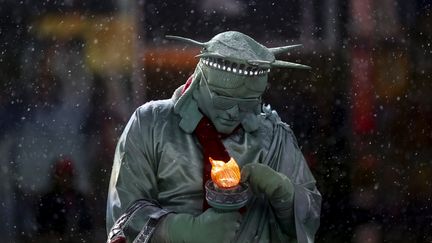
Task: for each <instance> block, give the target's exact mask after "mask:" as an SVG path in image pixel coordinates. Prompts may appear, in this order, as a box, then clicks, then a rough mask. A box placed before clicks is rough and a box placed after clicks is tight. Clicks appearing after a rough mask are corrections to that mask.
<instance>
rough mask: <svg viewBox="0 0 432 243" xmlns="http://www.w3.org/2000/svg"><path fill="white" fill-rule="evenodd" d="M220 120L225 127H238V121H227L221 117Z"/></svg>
mask: <svg viewBox="0 0 432 243" xmlns="http://www.w3.org/2000/svg"><path fill="white" fill-rule="evenodd" d="M219 120H220V122H221V123H222V125H225V126H234V125H237V124H238V122H239V121H237V120H231V119H225V118H222V117H219Z"/></svg>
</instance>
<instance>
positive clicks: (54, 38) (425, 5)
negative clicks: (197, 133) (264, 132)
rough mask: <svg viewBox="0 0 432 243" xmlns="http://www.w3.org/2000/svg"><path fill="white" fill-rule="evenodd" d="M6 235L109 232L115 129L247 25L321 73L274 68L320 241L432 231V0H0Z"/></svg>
mask: <svg viewBox="0 0 432 243" xmlns="http://www.w3.org/2000/svg"><path fill="white" fill-rule="evenodd" d="M0 3H1V4H0V16H1V17H0V21H1V22H0V166H1V167H0V218H1V220H0V221H1V227H0V235H1V238H2V241H3V242H104V241H105V240H106V230H105V219H104V218H105V205H106V194H107V189H108V181H109V176H110V172H111V166H112V160H113V155H114V149H115V145H116V141H117V139H118V137H119V135H120V134H121V132H122V130H123V128H124V126H125V124H126V122H127V120H128V119H129V116H130V115H131V113H132V112H133V111H134V109H135V108H137V107H138V106H139V105H141V104H143V103H144V102H146V101H149V100H152V99H165V98H170V97H171V94H172V92H173V91H174V89H175V88H176V87H178V86H179V85H181V84H183V83H184V82H185V81H186V79H187V78H188V77H189V75H191V74H192V72H193V70H194V67H195V65H196V63H197V62H198V60H197V59H196V58H194V56H195V55H197V54H198V52H199V50H198V49H194V48H192V47H190V46H187V45H185V44H183V43H178V42H174V41H167V40H165V39H164V36H165V35H167V34H171V35H180V36H185V37H189V38H193V39H196V40H199V41H207V40H209V39H210V38H211V37H213V36H214V35H216V34H217V33H220V32H222V31H227V30H237V31H241V32H243V33H245V34H248V35H250V36H251V37H253V38H255V39H256V40H258V41H259V42H260V43H262V44H264V45H266V46H268V47H274V46H280V45H290V44H297V43H301V44H303V47H302V48H298V49H296V50H294V51H292V52H290V53H287V54H283V55H281V56H279V59H283V60H287V61H293V62H299V63H303V64H307V65H309V66H311V67H312V70H311V71H304V70H288V71H287V70H279V69H275V70H273V71H272V72H271V73H270V77H269V79H270V81H269V88H268V90H267V91H266V93H265V97H264V100H265V102H266V103H269V104H271V105H272V107H273V108H274V109H276V110H277V111H278V113H279V115H280V116H281V117H282V119H283V120H284V121H285V122H287V123H288V124H290V125H291V127H292V129H293V130H294V132H295V134H296V136H297V138H298V142H299V144H300V146H301V149H302V151H303V153H304V155H305V157H306V159H307V161H308V163H309V165H310V167H311V169H312V172H313V174H314V175H315V177H316V179H317V184H318V188H319V190H320V191H321V193H322V195H323V204H322V214H321V216H322V218H321V227H320V229H319V232H318V234H317V238H316V242H356V243H357V242H372V243H375V242H432V201H431V198H432V196H431V194H432V186H431V176H432V124H431V121H432V82H431V80H432V79H431V76H432V26H431V25H432V6H431V4H432V1H430V0H412V1H403V0H381V1H372V0H347V1H342V0H321V1H318V0H304V1H299V0H285V1H277V0H274V1H257V0H251V1H247V0H235V1H234V0H201V1H198V0H190V1H156V0H139V1H133V0H117V1H113V0H87V1H78V0H45V1H30V0H22V1H16V0H0Z"/></svg>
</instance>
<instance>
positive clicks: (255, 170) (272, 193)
mask: <svg viewBox="0 0 432 243" xmlns="http://www.w3.org/2000/svg"><path fill="white" fill-rule="evenodd" d="M241 181H242V182H246V181H247V182H249V185H250V187H251V189H252V191H253V192H254V193H255V194H256V195H257V194H260V193H264V194H265V195H266V196H267V197H268V198H269V199H270V201H271V202H272V204H279V203H286V202H292V200H293V196H294V186H293V184H292V183H291V180H290V179H289V178H288V177H287V176H285V175H284V174H282V173H279V172H276V171H275V170H273V169H272V168H270V167H269V166H267V165H264V164H258V163H253V164H247V165H245V166H243V168H242V170H241Z"/></svg>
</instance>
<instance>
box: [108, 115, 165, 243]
mask: <svg viewBox="0 0 432 243" xmlns="http://www.w3.org/2000/svg"><path fill="white" fill-rule="evenodd" d="M143 112H150V113H151V110H146V109H144V108H143V107H141V108H138V109H137V110H136V112H135V113H134V114H133V115H132V117H131V118H130V120H129V122H128V124H127V125H126V128H125V129H124V132H123V134H122V135H121V137H120V140H119V142H118V144H117V148H116V152H115V157H114V164H113V168H112V173H111V181H110V187H109V193H108V201H107V217H106V218H107V230H108V231H109V230H110V229H111V227H112V226H113V224H114V222H115V221H116V220H117V219H118V218H119V216H120V215H122V214H123V213H124V212H125V211H126V209H127V208H128V207H129V206H130V205H131V204H132V203H134V202H135V201H136V200H142V199H144V200H146V199H147V200H149V202H151V201H152V200H156V198H157V188H158V187H157V183H156V177H155V174H154V171H156V170H155V165H154V164H153V162H152V160H151V159H150V158H151V157H152V156H153V148H152V147H149V146H146V145H145V144H143V141H145V140H151V139H152V136H151V134H152V132H151V127H152V125H151V124H152V123H153V121H152V120H151V118H152V117H153V116H151V115H143V114H141V113H143ZM143 118H144V120H143ZM145 118H148V119H149V120H145ZM143 123H145V125H144V124H143ZM143 135H145V138H143ZM144 139H145V140H144ZM147 144H151V143H147ZM149 204H150V206H147V207H144V208H143V209H141V210H139V212H138V213H137V215H136V216H135V217H133V219H132V221H131V222H129V224H128V231H127V232H125V234H126V237H127V239H128V240H129V239H131V240H133V239H134V238H135V236H136V235H137V234H138V232H140V231H141V230H142V227H143V226H144V225H145V224H146V222H147V221H148V219H149V215H151V214H154V213H155V212H157V211H158V210H161V209H160V208H159V207H158V206H157V205H156V204H153V203H149Z"/></svg>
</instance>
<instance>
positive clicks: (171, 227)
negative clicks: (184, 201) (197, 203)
mask: <svg viewBox="0 0 432 243" xmlns="http://www.w3.org/2000/svg"><path fill="white" fill-rule="evenodd" d="M240 220H241V215H240V213H238V212H219V211H216V210H214V209H212V208H210V209H207V210H206V211H205V212H204V213H202V214H200V215H199V216H196V217H194V216H192V215H190V214H182V213H181V214H169V215H167V216H166V217H165V218H164V219H163V220H162V222H160V224H159V225H158V227H157V228H156V230H155V232H154V234H153V237H152V241H151V242H153V243H155V242H157V243H159V242H164V243H165V242H166V243H175V242H188V243H189V242H190V243H195V242H196V243H199V242H209V243H212V242H214V243H220V242H231V241H232V240H233V239H234V237H235V235H236V233H237V231H238V230H239V229H240Z"/></svg>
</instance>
